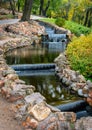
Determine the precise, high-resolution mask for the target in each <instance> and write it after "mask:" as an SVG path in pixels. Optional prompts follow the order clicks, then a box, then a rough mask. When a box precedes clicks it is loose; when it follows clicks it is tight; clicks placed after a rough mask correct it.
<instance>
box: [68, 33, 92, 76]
mask: <svg viewBox="0 0 92 130" xmlns="http://www.w3.org/2000/svg"><path fill="white" fill-rule="evenodd" d="M66 54H67V57H68V60H69V61H70V64H71V67H72V69H74V70H79V71H80V72H81V73H82V74H83V75H84V76H85V77H87V78H92V34H90V35H88V36H81V37H79V38H75V39H74V40H73V41H72V42H71V43H70V44H69V45H68V47H67V50H66Z"/></svg>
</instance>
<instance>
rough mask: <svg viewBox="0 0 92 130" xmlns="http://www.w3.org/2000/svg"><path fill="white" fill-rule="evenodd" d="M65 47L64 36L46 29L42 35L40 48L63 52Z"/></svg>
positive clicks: (65, 37) (65, 39) (65, 40)
mask: <svg viewBox="0 0 92 130" xmlns="http://www.w3.org/2000/svg"><path fill="white" fill-rule="evenodd" d="M66 45H67V36H66V34H56V33H55V29H53V28H49V27H46V34H45V35H42V47H47V48H48V49H56V50H59V51H60V52H63V51H64V50H65V48H66Z"/></svg>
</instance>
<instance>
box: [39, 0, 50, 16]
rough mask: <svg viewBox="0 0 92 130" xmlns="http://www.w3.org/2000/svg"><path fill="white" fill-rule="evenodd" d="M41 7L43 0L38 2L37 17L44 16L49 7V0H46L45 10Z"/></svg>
mask: <svg viewBox="0 0 92 130" xmlns="http://www.w3.org/2000/svg"><path fill="white" fill-rule="evenodd" d="M43 5H44V0H40V10H39V15H43V16H46V13H47V10H48V8H49V5H50V0H48V2H47V5H46V7H45V9H44V8H43Z"/></svg>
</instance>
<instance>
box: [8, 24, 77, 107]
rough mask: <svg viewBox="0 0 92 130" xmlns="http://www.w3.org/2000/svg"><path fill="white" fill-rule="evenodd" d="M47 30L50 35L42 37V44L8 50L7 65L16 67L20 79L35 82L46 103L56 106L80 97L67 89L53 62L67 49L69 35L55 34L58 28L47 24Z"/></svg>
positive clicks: (33, 83) (29, 82) (30, 82)
mask: <svg viewBox="0 0 92 130" xmlns="http://www.w3.org/2000/svg"><path fill="white" fill-rule="evenodd" d="M46 33H47V34H48V35H46V36H42V42H41V43H40V44H39V45H38V46H35V45H33V46H30V47H24V48H18V49H14V50H12V51H9V52H7V54H6V61H7V64H9V65H10V66H11V67H12V68H14V69H15V71H16V72H17V74H18V75H19V78H20V79H22V80H24V81H26V83H27V84H32V85H34V86H35V87H36V92H40V93H41V94H42V95H43V96H44V97H45V98H46V102H47V103H49V104H51V105H53V106H57V105H60V104H66V103H70V102H74V101H77V100H80V98H79V97H78V96H77V95H75V94H72V93H71V92H70V91H69V90H68V89H66V88H64V86H63V85H62V84H61V83H60V82H59V81H58V79H57V77H56V76H55V65H54V63H53V62H54V59H55V58H56V57H57V56H58V55H59V54H60V53H61V52H63V51H64V50H65V48H66V42H67V39H66V34H55V30H54V29H53V28H51V27H49V26H46ZM44 66H45V67H44ZM52 66H53V67H52Z"/></svg>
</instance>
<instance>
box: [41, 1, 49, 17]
mask: <svg viewBox="0 0 92 130" xmlns="http://www.w3.org/2000/svg"><path fill="white" fill-rule="evenodd" d="M49 5H50V0H48V3H47V5H46V8H45V9H44V10H43V11H42V14H43V16H46V13H47V10H48V8H49Z"/></svg>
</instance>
